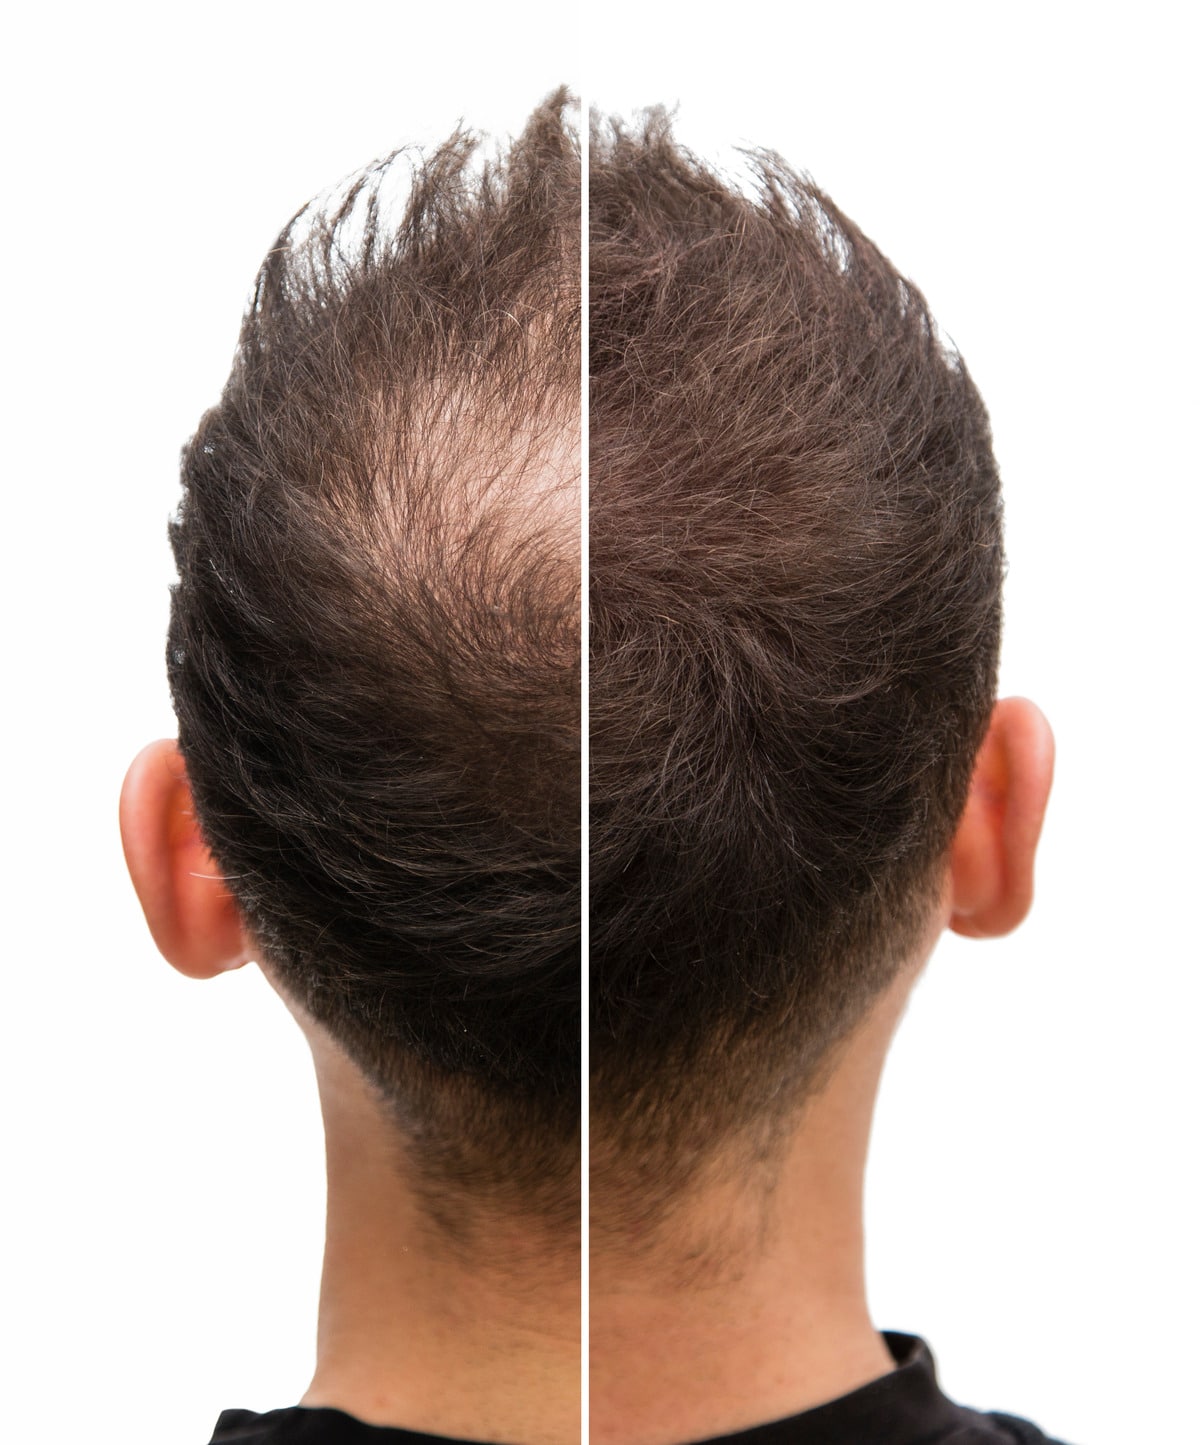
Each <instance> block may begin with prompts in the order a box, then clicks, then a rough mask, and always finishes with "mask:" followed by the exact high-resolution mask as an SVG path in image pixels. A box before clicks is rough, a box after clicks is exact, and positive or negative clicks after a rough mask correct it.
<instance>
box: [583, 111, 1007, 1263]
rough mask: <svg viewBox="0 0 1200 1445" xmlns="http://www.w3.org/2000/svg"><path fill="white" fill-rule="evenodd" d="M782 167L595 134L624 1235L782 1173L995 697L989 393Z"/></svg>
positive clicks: (597, 942)
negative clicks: (679, 1200) (775, 1134)
mask: <svg viewBox="0 0 1200 1445" xmlns="http://www.w3.org/2000/svg"><path fill="white" fill-rule="evenodd" d="M749 171H750V178H749V180H748V181H746V182H744V183H743V182H737V183H734V182H732V181H730V180H729V179H727V178H726V177H724V176H723V175H721V174H719V173H717V172H716V171H714V170H713V169H712V168H711V167H709V166H708V165H706V164H705V163H703V162H701V161H700V160H698V159H697V158H695V157H694V156H693V155H691V154H689V153H688V152H687V151H686V150H684V149H683V148H682V147H681V146H680V145H679V144H678V143H677V142H676V141H675V139H674V138H673V136H672V133H671V127H670V125H669V122H668V120H667V119H666V118H665V117H664V116H663V114H661V113H654V112H651V113H649V115H648V117H647V118H646V119H645V121H644V123H642V124H639V125H637V126H632V127H631V126H628V125H625V124H622V123H620V122H616V121H604V120H600V119H593V122H592V134H591V157H590V189H589V206H590V246H589V268H590V281H589V284H590V306H589V314H590V358H589V361H590V375H591V383H590V385H591V392H590V403H589V405H590V499H591V500H590V552H591V557H590V562H591V576H590V583H589V589H590V590H589V604H590V618H591V621H590V645H591V656H590V663H589V667H590V695H589V696H590V740H591V757H590V771H591V835H590V859H591V864H590V866H591V903H590V907H591V912H590V943H591V1030H592V1033H591V1059H592V1086H591V1098H592V1158H593V1198H594V1199H595V1200H596V1202H597V1207H598V1209H599V1211H600V1216H598V1217H602V1216H603V1210H604V1209H605V1208H606V1207H610V1206H611V1208H613V1209H616V1210H618V1212H619V1213H620V1214H621V1217H622V1218H627V1215H628V1210H629V1209H633V1210H635V1211H640V1212H641V1214H642V1215H643V1216H644V1217H646V1218H650V1217H655V1216H656V1215H657V1214H658V1213H660V1212H661V1209H662V1206H663V1201H664V1200H665V1199H668V1198H669V1197H670V1195H671V1192H672V1191H673V1190H678V1189H679V1188H680V1187H681V1186H682V1184H683V1183H684V1182H686V1180H687V1179H688V1178H689V1177H691V1175H692V1174H693V1173H694V1172H695V1170H696V1169H698V1168H700V1167H701V1166H702V1165H703V1163H704V1161H705V1160H706V1159H708V1158H710V1157H711V1156H712V1155H713V1154H714V1153H715V1152H717V1151H719V1149H720V1147H721V1146H722V1144H725V1143H728V1142H730V1141H731V1140H736V1139H738V1138H740V1139H742V1140H743V1141H747V1142H748V1143H749V1144H750V1147H751V1149H752V1152H753V1153H755V1154H756V1155H757V1156H758V1157H763V1155H764V1152H766V1153H769V1148H768V1143H769V1140H770V1138H771V1137H772V1128H773V1126H774V1125H775V1124H776V1123H778V1122H779V1121H781V1120H785V1119H786V1118H790V1117H793V1116H794V1110H795V1108H796V1106H797V1105H798V1104H799V1103H801V1102H802V1101H803V1099H804V1097H805V1095H806V1093H807V1092H809V1091H811V1089H812V1088H813V1087H814V1085H815V1083H816V1082H817V1081H818V1080H819V1078H820V1077H821V1074H822V1070H823V1067H824V1066H825V1065H826V1064H827V1063H828V1060H829V1059H830V1057H831V1051H832V1050H833V1049H834V1047H835V1045H836V1044H837V1043H838V1041H839V1040H840V1039H842V1038H843V1037H844V1036H845V1035H846V1033H847V1032H848V1030H850V1029H851V1028H852V1027H853V1025H854V1024H855V1023H856V1022H857V1021H858V1020H860V1019H861V1018H862V1016H863V1015H864V1013H865V1012H866V1010H867V1009H868V1007H869V1005H870V1004H871V1002H872V1001H873V1000H874V999H875V998H876V996H877V995H878V994H879V993H880V991H881V990H882V989H883V988H884V987H885V986H886V985H887V984H888V983H889V981H890V980H891V979H892V978H893V977H895V975H896V972H897V970H898V969H899V968H900V967H901V966H902V965H903V963H904V962H905V960H906V959H907V958H909V957H911V955H912V952H913V949H914V948H915V946H916V945H917V943H918V941H919V939H920V937H921V935H922V933H923V931H924V930H925V929H927V928H928V926H929V920H930V916H931V913H932V910H933V907H934V901H935V893H936V890H937V887H938V884H939V879H940V868H939V864H940V862H941V861H942V860H943V859H944V856H945V853H946V850H947V848H948V845H949V843H950V840H951V838H952V835H953V831H954V828H955V824H956V822H957V820H958V818H959V816H960V813H961V811H962V808H963V805H964V802H965V798H966V792H967V787H968V783H969V779H970V775H971V772H972V766H973V760H974V758H975V754H976V752H977V749H978V747H979V744H980V742H981V741H982V737H983V733H984V730H985V728H986V724H987V720H988V716H989V713H990V710H991V707H992V703H993V699H994V692H995V674H996V664H997V653H998V646H999V637H1000V593H1001V578H1002V572H1003V552H1002V539H1001V505H1000V492H999V479H998V474H997V469H996V465H995V462H994V460H993V456H992V448H991V439H990V432H989V426H988V419H987V415H986V412H985V410H984V407H983V404H982V402H981V401H980V398H979V395H978V393H977V391H976V389H975V387H974V385H973V384H972V382H971V380H970V378H969V376H968V374H967V371H966V368H965V366H964V365H963V363H962V361H961V359H960V358H959V357H958V355H957V354H956V353H955V352H954V351H953V349H952V348H951V347H950V346H949V345H948V344H947V343H946V342H945V341H944V340H943V339H942V338H941V336H940V335H939V332H938V330H937V328H936V326H935V324H934V322H933V321H932V319H931V317H930V313H929V311H928V309H927V306H926V303H925V301H924V299H923V297H922V296H921V293H920V292H919V291H918V290H917V289H916V287H915V286H913V285H912V284H911V283H910V282H908V281H906V280H905V279H904V278H903V277H902V276H901V275H899V274H898V272H897V271H896V270H895V268H894V267H893V266H892V265H891V264H890V263H889V262H888V260H887V259H886V258H885V257H884V256H883V255H882V254H881V253H880V251H879V250H878V249H877V248H876V246H875V245H873V244H872V243H871V241H869V240H868V239H867V238H866V237H865V236H864V235H863V234H862V232H861V231H860V230H859V229H858V228H857V227H856V226H855V225H854V224H853V223H852V222H851V221H849V220H848V219H847V218H846V217H845V216H844V215H842V213H841V212H840V211H839V210H838V209H837V207H836V206H835V205H834V204H833V203H832V202H831V201H830V200H829V198H828V197H827V196H825V195H823V194H822V193H821V192H820V191H819V190H818V189H817V188H816V187H815V186H814V185H813V184H812V183H811V181H809V180H808V179H807V178H806V177H804V176H802V175H799V174H797V173H796V172H795V171H793V170H792V169H790V168H789V166H788V165H787V164H786V163H785V162H784V161H782V160H781V159H780V158H779V157H778V156H776V155H774V154H771V153H767V152H760V153H756V154H753V155H752V156H751V157H750V158H749ZM623 1195H624V1198H623V1199H622V1196H623ZM606 1201H607V1202H608V1203H607V1205H606ZM597 1237H598V1236H597Z"/></svg>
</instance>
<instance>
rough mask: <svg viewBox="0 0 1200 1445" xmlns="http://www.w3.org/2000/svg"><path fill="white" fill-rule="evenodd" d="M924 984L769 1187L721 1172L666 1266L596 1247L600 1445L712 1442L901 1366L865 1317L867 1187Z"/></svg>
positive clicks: (662, 1258) (674, 1236)
mask: <svg viewBox="0 0 1200 1445" xmlns="http://www.w3.org/2000/svg"><path fill="white" fill-rule="evenodd" d="M930 943H931V945H932V938H931V940H930ZM924 957H925V952H924V951H922V956H921V962H922V964H923V962H924ZM919 973H920V965H918V966H914V967H911V968H909V969H907V970H905V972H904V973H903V975H902V976H901V977H899V978H898V979H897V980H896V981H895V983H894V984H893V985H892V986H891V987H890V988H889V989H888V991H887V992H886V993H885V994H884V995H883V996H882V997H881V998H880V999H879V1000H877V1002H876V1004H875V1006H874V1007H873V1008H872V1010H871V1012H870V1013H869V1014H868V1016H867V1017H866V1018H865V1019H864V1021H863V1022H862V1023H861V1024H860V1026H859V1027H858V1028H857V1029H856V1030H855V1031H854V1033H853V1034H852V1035H851V1036H850V1037H849V1039H848V1040H847V1041H846V1042H845V1043H844V1044H843V1045H842V1046H841V1048H840V1050H839V1054H838V1056H837V1058H836V1060H835V1062H834V1065H833V1068H832V1071H831V1072H830V1074H829V1076H828V1078H827V1082H826V1083H825V1084H824V1085H823V1087H822V1088H821V1090H820V1092H819V1093H818V1094H816V1095H814V1096H813V1097H811V1098H810V1099H808V1100H807V1101H806V1103H805V1104H804V1106H803V1108H802V1110H801V1112H800V1115H799V1117H798V1119H797V1121H796V1125H795V1127H794V1129H793V1130H792V1132H791V1133H790V1135H789V1136H788V1137H787V1141H786V1144H785V1145H784V1147H783V1149H782V1152H781V1155H780V1157H779V1159H778V1160H777V1161H776V1167H775V1168H773V1169H772V1170H771V1172H770V1175H769V1183H767V1184H764V1181H763V1178H762V1176H761V1175H759V1176H754V1175H747V1174H746V1173H745V1171H743V1172H742V1178H741V1179H738V1178H737V1177H736V1173H735V1171H734V1170H716V1171H714V1173H713V1175H712V1176H711V1177H715V1178H716V1179H718V1180H719V1181H720V1182H719V1183H714V1184H710V1185H700V1186H698V1187H697V1188H696V1190H695V1192H694V1195H693V1197H691V1198H689V1199H688V1200H686V1201H684V1202H683V1204H682V1205H681V1207H680V1208H679V1210H678V1212H677V1213H675V1214H673V1216H672V1218H671V1219H670V1221H669V1223H668V1224H667V1225H666V1226H665V1227H664V1232H663V1236H662V1238H661V1241H656V1244H655V1252H656V1253H657V1256H658V1257H657V1259H656V1258H655V1257H654V1254H651V1255H650V1256H649V1257H647V1256H646V1254H645V1253H644V1252H641V1253H638V1254H637V1255H636V1256H635V1255H633V1254H631V1255H629V1256H628V1257H626V1258H622V1256H621V1253H620V1251H619V1249H618V1248H616V1247H614V1246H613V1245H612V1243H611V1242H610V1243H609V1244H608V1245H607V1246H606V1247H605V1249H604V1251H603V1252H599V1251H598V1249H597V1248H596V1246H593V1249H592V1257H591V1272H590V1309H589V1314H590V1361H591V1369H590V1382H591V1383H590V1405H591V1408H590V1423H591V1440H592V1442H593V1445H676V1442H678V1441H681V1440H695V1439H709V1438H712V1437H713V1436H717V1435H724V1434H728V1433H732V1432H734V1431H737V1430H742V1429H746V1428H749V1427H751V1426H754V1425H760V1424H763V1423H764V1422H766V1421H768V1420H774V1419H782V1418H785V1417H787V1416H789V1415H794V1414H798V1413H800V1412H801V1411H804V1410H808V1409H811V1408H812V1407H814V1406H816V1405H819V1404H823V1403H825V1402H826V1401H829V1400H832V1399H836V1398H837V1397H838V1396H840V1395H844V1394H847V1393H849V1392H850V1391H852V1390H855V1389H858V1388H859V1387H860V1386H862V1385H865V1384H867V1383H868V1382H870V1381H871V1380H874V1379H877V1378H879V1377H880V1376H882V1375H885V1374H887V1373H888V1372H889V1371H890V1370H891V1369H892V1368H893V1363H892V1359H891V1356H890V1354H889V1353H888V1350H887V1347H886V1345H885V1343H884V1341H883V1339H882V1337H881V1336H880V1335H879V1334H878V1332H877V1331H876V1329H875V1327H874V1325H873V1324H872V1323H871V1318H870V1315H869V1312H868V1309H867V1299H866V1283H865V1277H864V1261H863V1176H864V1172H865V1167H866V1159H867V1147H868V1143H869V1139H870V1131H871V1121H872V1116H873V1114H874V1109H875V1099H876V1094H877V1091H878V1087H879V1080H880V1075H881V1073H882V1070H883V1064H884V1061H885V1058H886V1056H887V1051H888V1047H889V1045H890V1043H891V1039H892V1036H893V1034H894V1032H895V1029H896V1026H897V1024H898V1023H899V1021H900V1018H901V1017H902V1015H903V1012H904V1008H905V1006H906V1004H907V1001H908V997H909V994H910V992H911V990H912V987H913V984H914V983H915V981H916V978H917V976H918V975H919ZM592 1188H593V1193H594V1194H595V1193H596V1192H597V1188H598V1185H597V1181H596V1180H595V1179H593V1184H592Z"/></svg>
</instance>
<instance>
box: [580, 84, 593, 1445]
mask: <svg viewBox="0 0 1200 1445" xmlns="http://www.w3.org/2000/svg"><path fill="white" fill-rule="evenodd" d="M588 116H589V110H588V97H587V89H586V86H585V87H583V88H582V91H581V94H580V103H579V149H580V182H581V184H580V206H579V300H580V318H579V320H580V342H579V403H580V404H579V423H580V424H579V450H580V456H579V478H580V481H579V526H580V533H579V562H580V573H581V583H582V586H581V591H580V655H581V656H580V660H581V663H582V671H581V675H580V706H581V711H580V748H579V754H580V777H579V813H580V838H581V840H582V849H581V853H580V859H579V864H580V899H581V905H582V931H581V934H580V950H579V968H580V977H579V996H580V1002H581V1004H582V1008H581V1012H580V1020H581V1022H580V1030H579V1077H580V1091H579V1094H580V1098H579V1108H580V1131H579V1141H580V1158H579V1164H580V1230H579V1243H580V1270H581V1277H580V1282H579V1283H580V1290H579V1299H580V1316H579V1330H580V1334H579V1344H580V1355H579V1358H580V1382H579V1383H580V1391H579V1398H580V1408H581V1414H582V1419H581V1421H580V1426H581V1435H580V1438H581V1440H582V1441H583V1442H584V1445H586V1442H587V1440H588V1416H589V1406H590V1392H589V1388H588V1381H589V1376H590V1370H589V1360H590V1354H589V1345H590V1338H591V1335H590V1331H589V1328H588V1301H589V1297H590V1285H591V1265H590V1254H589V1249H588V1215H589V1207H588V1206H589V1199H590V1193H591V1190H590V1183H589V1162H590V1143H591V1140H590V1136H589V1125H588V1074H589V1061H590V1055H591V1047H590V1043H591V1041H590V1030H589V1025H588V1020H589V1017H590V1013H591V1010H590V1007H589V1005H590V997H589V988H588V978H589V965H588V954H589V950H588V932H589V925H590V921H591V910H590V903H589V899H590V886H589V885H590V877H591V869H590V866H589V860H590V851H591V849H590V844H591V829H590V826H589V818H590V810H589V790H588V769H589V757H590V751H591V748H590V741H591V732H590V728H589V722H588V719H589V708H588V703H589V689H588V682H589V676H590V669H589V665H588V657H589V635H590V628H589V606H588V604H589V589H588V576H589V570H590V567H589V558H590V551H591V549H590V546H589V536H588V517H589V514H590V508H589V493H588V477H589V474H588V436H589V417H588V339H589V334H590V326H589V317H588V172H589V166H588V136H589V132H590V124H589V119H588Z"/></svg>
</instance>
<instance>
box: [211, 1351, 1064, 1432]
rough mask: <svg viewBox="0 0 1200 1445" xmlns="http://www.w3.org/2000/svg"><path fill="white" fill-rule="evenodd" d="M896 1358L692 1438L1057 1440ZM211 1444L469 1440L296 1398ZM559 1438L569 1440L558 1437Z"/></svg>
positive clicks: (920, 1358)
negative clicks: (790, 1407)
mask: <svg viewBox="0 0 1200 1445" xmlns="http://www.w3.org/2000/svg"><path fill="white" fill-rule="evenodd" d="M884 1339H885V1340H886V1341H887V1346H888V1349H889V1350H890V1351H891V1352H892V1358H893V1359H894V1360H895V1362H896V1368H895V1369H894V1370H893V1371H892V1372H891V1374H890V1375H883V1376H882V1377H881V1378H880V1379H878V1380H872V1381H871V1383H870V1384H869V1385H864V1386H863V1387H862V1388H861V1389H859V1390H854V1391H852V1392H851V1393H850V1394H849V1395H842V1396H840V1397H839V1398H838V1399H836V1400H830V1401H829V1402H828V1403H827V1404H825V1405H818V1406H817V1407H816V1409H814V1410H805V1411H804V1413H803V1414H801V1415H792V1416H791V1417H790V1418H788V1419H786V1420H772V1421H770V1422H769V1423H768V1424H766V1425H756V1426H754V1427H753V1428H752V1429H750V1430H739V1431H738V1432H737V1433H736V1434H733V1435H721V1436H714V1437H712V1438H711V1439H710V1440H707V1441H703V1442H697V1445H1060V1442H1057V1441H1053V1440H1049V1439H1048V1438H1047V1437H1046V1436H1045V1435H1043V1434H1042V1432H1041V1431H1040V1430H1039V1429H1037V1427H1036V1426H1034V1425H1030V1424H1029V1423H1028V1422H1027V1421H1025V1420H1018V1419H1016V1418H1015V1417H1013V1416H1011V1415H996V1414H989V1415H982V1414H979V1413H978V1412H977V1411H975V1410H964V1409H963V1408H962V1407H961V1406H959V1405H955V1404H953V1403H952V1402H951V1401H950V1400H947V1398H946V1397H945V1395H943V1394H942V1392H941V1390H940V1389H939V1387H938V1382H937V1375H936V1374H935V1373H934V1368H933V1356H932V1355H931V1354H930V1353H929V1348H928V1346H927V1345H926V1344H925V1343H924V1341H922V1340H918V1339H915V1338H914V1337H913V1336H912V1335H893V1334H886V1335H884ZM210 1445H470V1442H463V1441H452V1440H448V1439H447V1438H446V1437H445V1436H442V1435H423V1434H421V1433H420V1432H419V1431H413V1430H396V1429H388V1428H384V1427H383V1426H379V1425H364V1424H363V1423H362V1421H361V1420H356V1419H354V1418H353V1416H351V1415H346V1414H343V1413H342V1411H341V1410H310V1409H307V1408H305V1407H304V1406H301V1405H296V1406H293V1407H292V1408H291V1409H290V1410H272V1411H271V1412H270V1414H267V1415H256V1414H254V1412H253V1411H251V1410H226V1411H225V1412H224V1414H223V1415H222V1416H221V1418H220V1420H218V1421H217V1429H216V1433H215V1434H214V1435H213V1437H212V1440H211V1442H210ZM564 1445H571V1442H568V1441H564Z"/></svg>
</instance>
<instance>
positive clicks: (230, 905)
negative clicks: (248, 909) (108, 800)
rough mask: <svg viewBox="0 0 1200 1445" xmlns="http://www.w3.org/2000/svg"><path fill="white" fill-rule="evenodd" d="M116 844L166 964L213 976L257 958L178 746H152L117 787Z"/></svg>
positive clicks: (162, 743) (166, 741)
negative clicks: (200, 819)
mask: <svg viewBox="0 0 1200 1445" xmlns="http://www.w3.org/2000/svg"><path fill="white" fill-rule="evenodd" d="M121 841H122V843H123V844H124V846H125V862H126V864H127V865H128V868H129V876H130V878H131V879H132V880H133V886H134V890H135V891H136V893H137V896H138V900H139V902H140V903H141V905H142V912H143V913H144V914H145V915H146V922H147V923H148V924H149V926H150V933H151V935H152V936H153V938H154V942H155V943H156V944H157V945H158V950H159V952H160V953H161V954H162V956H163V957H164V958H165V959H166V960H167V962H168V963H169V964H171V965H172V966H173V967H175V968H177V969H178V970H179V972H180V973H183V974H186V975H187V976H188V977H189V978H212V977H213V976H214V975H216V974H218V973H225V972H226V971H227V970H228V969H231V968H240V967H241V966H242V964H244V963H247V962H249V960H250V959H251V958H252V957H253V956H254V952H255V950H254V947H253V944H252V943H251V941H250V937H249V934H248V933H247V931H246V927H245V924H244V923H243V922H242V916H241V914H240V912H239V911H238V907H237V904H236V903H235V902H234V901H233V898H232V896H231V895H230V893H229V890H228V888H226V886H225V880H224V878H223V877H222V876H221V872H220V869H219V868H218V867H217V866H216V864H215V863H214V862H213V858H212V854H211V853H210V852H209V851H208V848H207V846H206V845H205V842H204V840H203V838H202V837H201V836H200V829H199V827H198V826H197V823H196V817H195V811H194V808H193V805H192V790H191V786H190V784H189V783H188V777H187V769H186V767H185V766H184V761H183V757H182V755H181V754H180V751H179V747H178V744H177V743H175V742H174V741H173V740H170V739H165V738H164V739H163V740H162V741H160V742H157V743H151V744H150V746H149V747H147V748H143V749H142V751H141V752H140V753H139V754H138V756H137V757H136V758H135V759H134V760H133V763H132V765H131V766H130V769H129V772H128V773H127V774H126V775H125V784H124V786H123V787H122V789H121Z"/></svg>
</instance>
